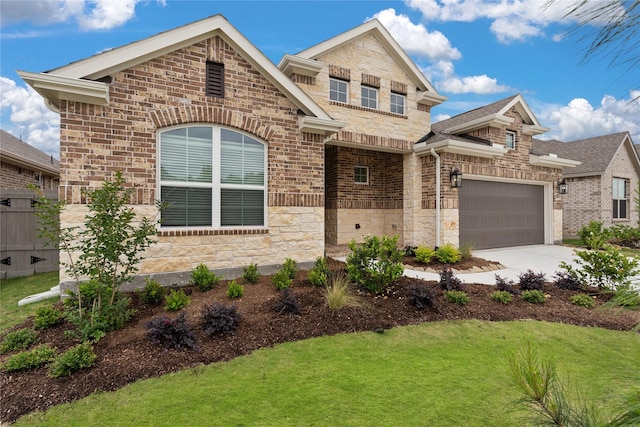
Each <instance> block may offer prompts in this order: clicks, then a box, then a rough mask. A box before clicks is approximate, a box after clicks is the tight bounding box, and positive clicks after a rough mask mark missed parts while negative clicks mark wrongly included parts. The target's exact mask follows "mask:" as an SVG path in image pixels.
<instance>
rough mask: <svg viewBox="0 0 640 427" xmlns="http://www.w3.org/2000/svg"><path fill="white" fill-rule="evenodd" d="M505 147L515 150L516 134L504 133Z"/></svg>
mask: <svg viewBox="0 0 640 427" xmlns="http://www.w3.org/2000/svg"><path fill="white" fill-rule="evenodd" d="M504 145H505V147H507V148H510V149H512V150H515V148H516V133H515V132H512V131H510V130H508V131H507V133H506V139H505V143H504Z"/></svg>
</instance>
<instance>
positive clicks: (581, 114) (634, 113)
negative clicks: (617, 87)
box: [538, 91, 640, 143]
mask: <svg viewBox="0 0 640 427" xmlns="http://www.w3.org/2000/svg"><path fill="white" fill-rule="evenodd" d="M638 97H640V91H631V92H630V93H629V97H628V98H627V99H616V98H615V97H613V96H611V95H605V96H604V97H603V98H602V101H601V102H600V105H599V106H595V107H594V106H593V105H591V103H590V102H589V101H588V100H586V99H584V98H575V99H573V100H571V102H569V103H568V104H567V105H563V106H559V105H547V106H545V107H543V108H542V113H541V114H539V115H538V119H539V120H540V121H541V122H542V123H543V124H544V126H546V127H549V128H551V130H550V131H549V132H547V133H546V135H545V136H546V137H547V138H554V139H558V140H560V141H573V140H577V139H584V138H590V137H594V136H601V135H607V134H611V133H616V132H627V131H628V132H629V133H630V134H631V138H632V139H633V141H634V142H635V143H639V142H640V99H638Z"/></svg>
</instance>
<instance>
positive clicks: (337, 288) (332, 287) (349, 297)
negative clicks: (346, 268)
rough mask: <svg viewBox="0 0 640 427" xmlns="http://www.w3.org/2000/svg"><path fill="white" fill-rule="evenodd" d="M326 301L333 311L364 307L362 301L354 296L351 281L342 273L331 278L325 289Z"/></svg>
mask: <svg viewBox="0 0 640 427" xmlns="http://www.w3.org/2000/svg"><path fill="white" fill-rule="evenodd" d="M324 299H325V301H326V302H327V306H328V307H329V308H330V309H331V310H338V309H341V308H343V307H362V306H363V302H362V299H361V298H360V297H358V296H357V295H355V294H354V292H353V289H352V288H351V283H350V282H349V279H348V278H347V276H346V275H345V274H344V273H342V272H340V273H335V274H332V275H331V276H330V277H329V283H327V286H326V287H325V289H324Z"/></svg>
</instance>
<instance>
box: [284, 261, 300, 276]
mask: <svg viewBox="0 0 640 427" xmlns="http://www.w3.org/2000/svg"><path fill="white" fill-rule="evenodd" d="M282 270H284V271H286V272H287V274H288V275H289V279H291V280H293V279H295V278H296V274H298V263H297V262H296V261H295V260H294V259H292V258H287V259H285V260H284V264H282Z"/></svg>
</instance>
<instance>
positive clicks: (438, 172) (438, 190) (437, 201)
mask: <svg viewBox="0 0 640 427" xmlns="http://www.w3.org/2000/svg"><path fill="white" fill-rule="evenodd" d="M431 155H432V156H433V157H435V158H436V247H439V246H440V156H439V155H438V153H436V150H435V149H434V148H433V147H431Z"/></svg>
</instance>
